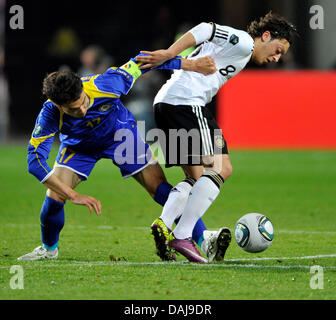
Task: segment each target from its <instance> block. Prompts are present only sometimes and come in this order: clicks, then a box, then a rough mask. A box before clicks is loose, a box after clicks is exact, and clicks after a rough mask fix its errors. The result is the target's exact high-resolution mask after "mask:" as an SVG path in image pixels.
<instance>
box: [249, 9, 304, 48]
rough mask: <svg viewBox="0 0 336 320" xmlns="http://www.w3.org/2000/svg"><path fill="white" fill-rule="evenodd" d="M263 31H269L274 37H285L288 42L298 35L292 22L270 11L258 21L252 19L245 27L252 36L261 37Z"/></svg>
mask: <svg viewBox="0 0 336 320" xmlns="http://www.w3.org/2000/svg"><path fill="white" fill-rule="evenodd" d="M265 31H269V32H270V33H271V37H272V38H274V39H286V40H287V41H288V42H289V43H290V44H292V42H293V38H294V37H295V36H298V32H297V30H296V28H295V26H294V25H293V24H291V23H290V22H288V21H287V20H286V19H285V18H284V17H282V16H280V15H278V14H274V13H272V11H270V12H269V13H267V14H266V15H265V16H264V17H261V18H260V19H259V21H257V20H254V21H252V22H251V24H250V25H249V26H248V28H247V32H248V34H249V35H250V36H251V37H252V38H253V39H255V38H258V37H261V36H262V34H263V33H264V32H265Z"/></svg>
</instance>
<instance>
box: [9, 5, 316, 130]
mask: <svg viewBox="0 0 336 320" xmlns="http://www.w3.org/2000/svg"><path fill="white" fill-rule="evenodd" d="M143 2H144V3H145V4H143ZM139 3H140V2H135V1H131V2H129V1H120V0H119V1H100V0H96V1H91V2H81V1H39V0H37V1H29V2H28V1H15V2H14V1H7V2H6V9H5V12H6V14H7V15H6V24H5V69H4V71H5V75H6V78H7V81H8V84H9V96H10V101H9V117H10V118H9V119H10V120H9V134H10V136H22V135H27V134H30V133H31V130H32V128H33V126H34V122H35V118H36V116H37V115H38V113H39V111H40V109H41V106H42V104H43V102H44V101H45V97H44V96H43V95H42V93H41V85H42V81H43V78H44V77H45V76H46V74H47V73H50V72H52V71H55V70H58V69H59V68H60V66H62V65H67V66H69V67H70V68H71V69H72V70H74V71H77V70H78V68H79V67H80V60H79V54H80V52H81V50H83V49H84V48H85V47H86V46H88V45H90V44H98V45H100V46H101V47H103V48H104V49H105V50H106V52H108V53H109V54H110V55H111V56H113V59H114V65H116V66H118V65H120V64H122V63H124V62H126V61H128V59H129V58H131V57H133V56H135V55H136V54H137V53H138V52H139V50H142V49H145V50H146V49H147V50H154V49H159V48H167V47H169V45H170V44H172V43H173V41H174V37H175V35H176V34H177V32H178V30H179V27H180V26H181V25H182V24H183V23H186V22H187V23H189V24H190V25H191V26H193V25H196V24H198V23H200V22H202V21H206V22H209V21H214V22H216V23H219V24H227V25H230V26H232V27H236V28H241V29H246V26H247V25H248V24H249V23H250V22H251V21H252V20H254V19H255V18H258V17H259V16H262V15H265V14H266V13H267V12H268V11H269V10H270V9H272V10H273V11H274V12H278V13H280V14H283V13H282V12H281V11H283V7H282V6H281V3H280V1H270V0H268V1H267V0H258V1H237V2H235V1H207V2H201V3H198V2H185V1H184V2H183V1H142V2H141V5H139ZM13 4H18V5H21V6H22V7H23V8H24V29H23V30H12V29H10V28H9V19H10V17H11V15H10V14H9V8H10V7H11V6H12V5H13ZM308 5H310V1H295V2H294V4H293V6H294V12H295V14H294V17H293V18H294V20H295V21H292V22H293V23H294V24H296V25H297V27H298V30H299V32H300V33H301V38H300V39H299V41H298V42H297V43H296V44H295V45H294V47H293V48H292V52H293V59H295V62H296V64H297V66H298V67H299V68H309V67H311V66H310V61H309V58H308V56H307V54H306V53H305V51H306V50H307V48H308V47H309V42H310V40H309V33H308V32H307V30H306V26H307V23H308V22H307V19H308V16H307V15H302V14H300V12H302V10H305V11H306V12H308ZM296 8H298V10H296ZM292 9H293V8H292ZM299 9H300V10H299ZM62 28H63V29H64V28H67V29H68V30H71V32H72V35H73V36H74V39H75V41H73V40H71V41H72V44H73V47H74V48H73V50H72V51H71V52H65V53H64V52H63V53H59V52H57V50H55V45H54V46H53V39H54V38H55V35H56V34H57V32H58V31H59V30H60V29H62ZM255 67H256V66H253V65H249V66H248V68H255ZM276 67H278V66H276ZM280 67H281V64H280Z"/></svg>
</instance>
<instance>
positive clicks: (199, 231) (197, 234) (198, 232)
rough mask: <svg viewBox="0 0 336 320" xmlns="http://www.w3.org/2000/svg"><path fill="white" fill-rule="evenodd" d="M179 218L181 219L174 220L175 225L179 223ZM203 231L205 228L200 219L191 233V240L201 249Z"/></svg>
mask: <svg viewBox="0 0 336 320" xmlns="http://www.w3.org/2000/svg"><path fill="white" fill-rule="evenodd" d="M180 218H181V217H178V218H177V219H175V223H176V224H177V223H178V222H179V221H180ZM204 230H207V228H206V226H205V224H204V222H203V220H202V218H199V219H198V221H197V222H196V224H195V227H194V229H193V232H192V239H193V240H194V241H195V242H196V243H197V244H198V246H199V247H201V244H202V242H203V240H204V237H203V231H204Z"/></svg>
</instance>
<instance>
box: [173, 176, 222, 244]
mask: <svg viewBox="0 0 336 320" xmlns="http://www.w3.org/2000/svg"><path fill="white" fill-rule="evenodd" d="M223 182H224V180H223V178H222V177H220V176H219V174H217V173H216V172H214V171H208V172H207V173H205V174H204V175H202V176H201V177H200V178H199V179H198V180H197V181H196V183H195V185H194V186H193V187H192V189H191V191H190V195H189V198H188V201H187V204H186V205H185V208H184V210H183V213H182V217H181V219H180V221H179V223H178V224H177V226H176V227H175V229H174V231H173V233H174V236H175V238H177V239H186V238H189V237H191V236H192V231H193V229H194V226H195V224H196V222H197V221H198V219H199V218H201V217H202V216H203V214H204V213H205V211H207V210H208V208H209V207H210V206H211V204H212V203H213V202H214V201H215V199H216V198H217V196H218V194H219V191H220V186H221V184H222V183H223Z"/></svg>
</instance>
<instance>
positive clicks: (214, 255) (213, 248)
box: [201, 228, 231, 262]
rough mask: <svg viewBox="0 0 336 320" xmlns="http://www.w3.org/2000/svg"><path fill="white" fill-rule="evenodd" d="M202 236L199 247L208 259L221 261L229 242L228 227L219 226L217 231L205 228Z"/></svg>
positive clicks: (229, 233)
mask: <svg viewBox="0 0 336 320" xmlns="http://www.w3.org/2000/svg"><path fill="white" fill-rule="evenodd" d="M203 237H204V240H203V242H202V244H201V249H202V251H203V252H204V253H205V254H206V256H207V258H208V261H209V262H212V261H213V260H216V261H222V260H223V259H224V256H225V252H226V250H227V248H228V247H229V245H230V242H231V232H230V230H229V229H228V228H220V229H219V230H218V231H209V230H205V231H204V232H203Z"/></svg>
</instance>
